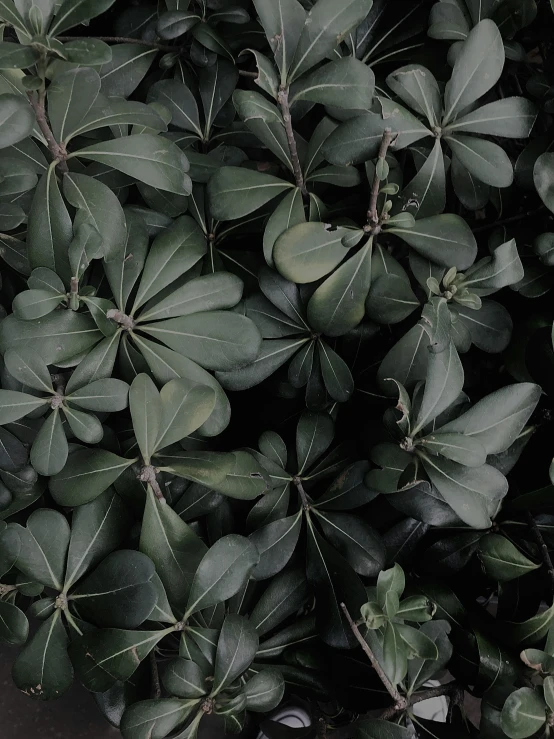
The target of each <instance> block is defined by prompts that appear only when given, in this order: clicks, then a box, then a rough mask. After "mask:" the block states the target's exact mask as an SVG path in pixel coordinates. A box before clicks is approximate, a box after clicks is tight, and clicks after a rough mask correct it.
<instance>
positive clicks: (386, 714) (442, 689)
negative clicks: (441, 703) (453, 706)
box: [379, 682, 460, 721]
mask: <svg viewBox="0 0 554 739" xmlns="http://www.w3.org/2000/svg"><path fill="white" fill-rule="evenodd" d="M459 689H460V688H459V686H458V685H457V683H454V682H452V683H447V684H446V685H439V686H437V687H436V688H429V689H428V690H423V691H422V692H421V693H415V694H414V695H412V696H411V697H410V698H409V700H408V701H407V703H408V705H407V706H406V708H410V707H411V706H413V705H415V704H416V703H421V701H427V700H429V699H430V698H439V697H440V696H442V695H453V694H454V693H456V692H458V691H459ZM401 710H404V709H401ZM397 713H400V710H399V709H398V708H396V706H390V707H389V708H387V709H385V710H384V711H383V713H382V714H381V715H380V716H379V718H381V719H383V720H385V721H389V720H390V719H392V718H394V717H395V716H396V714H397Z"/></svg>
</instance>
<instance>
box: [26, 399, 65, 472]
mask: <svg viewBox="0 0 554 739" xmlns="http://www.w3.org/2000/svg"><path fill="white" fill-rule="evenodd" d="M67 454H68V447H67V439H66V436H65V433H64V430H63V426H62V420H61V418H60V411H59V409H58V408H55V409H54V410H53V411H52V413H50V415H49V416H47V418H46V420H45V421H44V423H43V424H42V426H41V427H40V430H39V432H38V434H37V435H36V438H35V440H34V442H33V446H32V447H31V464H32V465H33V467H34V468H35V470H36V471H37V472H38V473H39V475H45V476H47V477H50V476H51V475H56V474H57V473H58V472H61V470H63V468H64V466H65V463H66V461H67Z"/></svg>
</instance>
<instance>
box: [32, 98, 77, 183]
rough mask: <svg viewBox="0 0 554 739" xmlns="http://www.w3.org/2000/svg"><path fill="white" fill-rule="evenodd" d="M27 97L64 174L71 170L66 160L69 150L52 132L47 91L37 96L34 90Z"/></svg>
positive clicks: (51, 152) (49, 147) (51, 151)
mask: <svg viewBox="0 0 554 739" xmlns="http://www.w3.org/2000/svg"><path fill="white" fill-rule="evenodd" d="M27 97H28V98H29V102H30V103H31V107H32V108H33V110H34V112H35V118H36V119H37V124H38V127H39V128H40V130H41V132H42V135H43V136H44V138H45V139H46V143H47V144H48V149H49V151H50V154H52V157H53V158H54V160H57V161H58V167H59V168H60V171H61V172H63V173H64V174H65V173H66V172H69V168H68V166H67V163H66V161H65V160H66V158H67V151H66V149H65V146H63V144H58V142H57V141H56V139H55V138H54V134H53V133H52V129H51V128H50V125H49V123H48V119H47V117H46V106H45V100H46V91H45V90H41V91H40V92H39V93H38V96H35V95H34V93H32V92H28V93H27Z"/></svg>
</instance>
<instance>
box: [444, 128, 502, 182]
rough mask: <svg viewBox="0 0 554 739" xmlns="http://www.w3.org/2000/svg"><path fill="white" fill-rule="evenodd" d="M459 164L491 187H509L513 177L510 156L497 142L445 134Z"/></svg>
mask: <svg viewBox="0 0 554 739" xmlns="http://www.w3.org/2000/svg"><path fill="white" fill-rule="evenodd" d="M444 139H445V141H448V144H449V145H450V148H451V149H452V151H453V153H454V154H455V155H456V157H457V158H458V160H459V161H460V162H461V164H462V165H463V166H464V167H466V169H468V170H469V171H470V172H471V174H473V175H475V177H477V179H478V180H481V182H484V183H485V184H487V185H491V186H492V187H509V186H510V185H511V184H512V182H513V179H514V170H513V167H512V163H511V161H510V158H509V157H508V155H507V154H506V152H505V151H504V149H501V148H500V146H498V144H494V143H493V142H492V141H487V140H486V139H479V138H476V137H475V136H463V135H462V134H456V135H455V136H445V137H444Z"/></svg>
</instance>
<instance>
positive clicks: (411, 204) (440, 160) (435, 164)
mask: <svg viewBox="0 0 554 739" xmlns="http://www.w3.org/2000/svg"><path fill="white" fill-rule="evenodd" d="M397 202H398V204H399V206H400V207H401V208H402V209H403V210H406V211H407V212H408V213H411V214H412V215H413V216H414V217H415V218H428V217H430V216H435V215H438V214H439V213H442V211H443V210H444V209H445V206H446V175H445V169H444V156H443V153H442V147H441V142H440V139H436V141H435V143H434V144H433V148H432V149H431V151H430V152H429V156H428V157H427V158H426V160H425V162H424V163H423V164H422V165H421V167H420V168H419V170H418V172H417V174H416V175H415V177H414V178H413V179H412V180H411V181H410V182H409V183H408V184H407V185H406V186H405V187H404V189H403V190H402V192H401V193H400V195H399V197H398V201H397ZM394 212H396V210H395V211H394Z"/></svg>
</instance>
